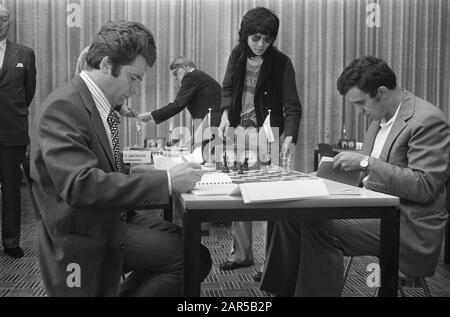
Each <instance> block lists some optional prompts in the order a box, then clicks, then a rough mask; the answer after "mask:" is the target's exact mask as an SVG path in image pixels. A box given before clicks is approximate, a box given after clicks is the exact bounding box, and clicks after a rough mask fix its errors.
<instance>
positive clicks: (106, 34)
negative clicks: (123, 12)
mask: <svg viewBox="0 0 450 317" xmlns="http://www.w3.org/2000/svg"><path fill="white" fill-rule="evenodd" d="M138 55H141V56H142V57H144V58H145V60H146V62H147V65H148V66H150V67H151V66H153V64H154V63H155V60H156V45H155V40H154V39H153V35H152V33H151V32H150V31H149V30H148V29H147V28H146V27H145V26H144V25H143V24H141V23H138V22H129V21H109V22H106V23H105V24H104V25H102V27H101V28H100V31H99V32H98V33H97V34H96V35H95V37H94V41H93V43H92V44H91V46H90V47H89V50H88V52H87V54H86V63H87V65H88V66H89V67H91V68H95V69H100V63H101V61H102V59H103V58H104V57H105V56H108V57H109V60H110V61H111V64H112V74H113V76H115V77H117V76H119V74H120V68H121V67H122V66H123V65H128V64H130V63H132V62H133V61H134V60H135V58H136V57H137V56H138Z"/></svg>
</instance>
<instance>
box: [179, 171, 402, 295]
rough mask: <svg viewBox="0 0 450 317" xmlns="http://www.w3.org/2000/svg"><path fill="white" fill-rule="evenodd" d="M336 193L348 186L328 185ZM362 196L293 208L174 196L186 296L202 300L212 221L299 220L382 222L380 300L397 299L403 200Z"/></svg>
mask: <svg viewBox="0 0 450 317" xmlns="http://www.w3.org/2000/svg"><path fill="white" fill-rule="evenodd" d="M324 182H325V184H326V185H327V187H328V189H329V191H330V192H335V190H336V188H340V187H341V186H347V185H343V184H340V183H336V182H333V181H329V180H324ZM357 190H359V191H360V192H361V194H360V195H330V196H328V197H320V198H309V199H304V200H296V201H289V202H273V203H264V204H244V202H243V201H242V198H241V197H236V196H195V195H192V194H181V195H174V205H177V207H178V208H180V209H181V210H180V211H181V212H182V217H183V228H184V229H183V243H184V266H183V294H184V296H199V295H200V283H199V282H198V281H199V267H200V266H199V260H200V224H201V223H202V222H206V221H218V220H223V221H273V220H294V219H363V218H364V219H375V218H379V219H381V221H380V256H379V259H380V271H381V276H380V281H381V288H380V291H379V296H397V280H398V243H399V223H400V222H399V219H400V213H399V209H398V206H399V199H398V198H397V197H394V196H390V195H385V194H382V193H377V192H374V191H370V190H367V189H362V188H359V189H357Z"/></svg>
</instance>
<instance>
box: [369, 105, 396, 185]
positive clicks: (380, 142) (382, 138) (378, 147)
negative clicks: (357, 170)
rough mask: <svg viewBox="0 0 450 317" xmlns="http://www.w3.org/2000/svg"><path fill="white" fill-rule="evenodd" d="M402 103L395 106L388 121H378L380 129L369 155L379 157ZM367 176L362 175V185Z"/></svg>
mask: <svg viewBox="0 0 450 317" xmlns="http://www.w3.org/2000/svg"><path fill="white" fill-rule="evenodd" d="M401 106H402V104H401V103H400V104H399V105H398V107H397V110H396V111H395V114H394V115H393V116H392V118H391V119H389V121H387V122H386V119H385V118H383V119H381V121H380V130H379V131H378V133H377V136H376V137H375V142H374V144H373V149H372V153H371V154H370V156H371V157H374V158H376V159H377V158H380V154H381V151H382V150H383V147H384V144H385V143H386V139H387V137H388V136H389V133H390V132H391V129H392V126H393V125H394V121H395V119H397V115H398V111H399V110H400V107H401ZM368 178H369V175H367V176H366V177H364V179H363V185H364V186H365V185H366V182H367V179H368Z"/></svg>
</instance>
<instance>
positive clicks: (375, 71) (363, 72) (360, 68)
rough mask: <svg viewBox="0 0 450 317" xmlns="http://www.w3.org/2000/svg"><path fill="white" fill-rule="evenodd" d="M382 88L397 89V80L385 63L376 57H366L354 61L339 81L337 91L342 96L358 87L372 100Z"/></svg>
mask: <svg viewBox="0 0 450 317" xmlns="http://www.w3.org/2000/svg"><path fill="white" fill-rule="evenodd" d="M381 86H385V87H386V88H388V89H394V88H395V87H397V78H396V77H395V73H394V71H393V70H392V69H391V68H390V67H389V66H388V65H387V64H386V62H385V61H383V60H382V59H380V58H377V57H374V56H364V57H360V58H357V59H355V60H353V61H352V62H351V63H350V65H348V66H347V67H346V68H345V69H344V71H343V72H342V74H341V75H340V76H339V79H338V81H337V89H338V91H339V93H340V94H341V95H345V94H346V93H347V92H348V91H349V90H350V89H352V88H353V87H357V88H358V89H360V90H361V91H363V92H365V93H366V94H368V95H369V96H370V97H371V98H375V96H376V95H377V92H378V88H379V87H381Z"/></svg>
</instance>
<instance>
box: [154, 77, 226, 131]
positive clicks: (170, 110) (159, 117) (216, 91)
mask: <svg viewBox="0 0 450 317" xmlns="http://www.w3.org/2000/svg"><path fill="white" fill-rule="evenodd" d="M220 92H221V87H220V84H219V83H218V82H217V81H216V80H215V79H214V78H212V77H211V76H209V75H208V74H206V73H204V72H202V71H200V70H197V69H195V70H193V71H192V72H190V73H187V74H185V75H184V77H183V80H182V81H181V87H180V90H179V91H178V94H177V96H176V98H175V100H174V101H173V102H171V103H169V104H168V105H167V106H164V107H162V108H159V109H157V110H155V111H152V117H153V119H154V120H155V122H156V123H157V124H159V123H161V122H163V121H166V120H167V119H169V118H171V117H173V116H175V115H176V114H177V113H179V112H180V111H182V110H183V109H184V108H186V107H187V109H188V111H189V113H190V114H191V116H192V118H193V119H201V120H203V118H204V117H205V116H206V115H207V114H208V108H211V125H212V126H216V127H217V126H219V124H220Z"/></svg>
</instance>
